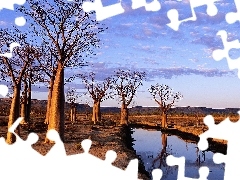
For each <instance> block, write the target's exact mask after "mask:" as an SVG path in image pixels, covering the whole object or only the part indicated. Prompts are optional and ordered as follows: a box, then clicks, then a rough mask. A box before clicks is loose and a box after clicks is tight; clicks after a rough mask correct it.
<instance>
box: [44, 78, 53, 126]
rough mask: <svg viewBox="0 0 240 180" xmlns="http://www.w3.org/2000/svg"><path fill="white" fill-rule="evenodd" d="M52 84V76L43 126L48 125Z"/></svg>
mask: <svg viewBox="0 0 240 180" xmlns="http://www.w3.org/2000/svg"><path fill="white" fill-rule="evenodd" d="M53 84H54V76H52V77H51V78H50V83H49V91H48V101H47V110H46V118H45V122H44V123H45V124H49V114H50V108H51V99H52V91H53Z"/></svg>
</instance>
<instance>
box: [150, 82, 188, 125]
mask: <svg viewBox="0 0 240 180" xmlns="http://www.w3.org/2000/svg"><path fill="white" fill-rule="evenodd" d="M148 90H149V92H150V93H151V95H152V96H153V99H154V101H155V102H156V103H157V104H158V105H159V107H160V110H161V113H162V128H163V129H166V128H167V127H168V126H167V112H168V111H169V109H171V108H172V107H173V106H174V104H175V103H176V102H177V101H178V100H181V99H182V98H183V96H182V94H181V93H180V92H176V93H174V92H173V90H172V89H171V88H170V87H169V86H167V85H163V84H162V85H159V84H158V83H157V84H156V85H151V87H150V88H149V89H148Z"/></svg>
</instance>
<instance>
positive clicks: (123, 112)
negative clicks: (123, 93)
mask: <svg viewBox="0 0 240 180" xmlns="http://www.w3.org/2000/svg"><path fill="white" fill-rule="evenodd" d="M120 124H121V125H128V108H127V106H126V105H125V104H124V103H122V107H121V120H120Z"/></svg>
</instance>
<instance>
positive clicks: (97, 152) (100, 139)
mask: <svg viewBox="0 0 240 180" xmlns="http://www.w3.org/2000/svg"><path fill="white" fill-rule="evenodd" d="M6 120H7V118H4V120H3V118H1V122H2V123H1V124H2V125H1V126H0V136H1V137H4V138H6V133H7V126H6V123H3V122H4V121H6ZM43 122H44V120H43V119H37V120H35V121H34V122H32V123H31V124H30V127H28V126H27V125H25V126H24V125H21V126H20V137H21V138H22V139H24V140H26V138H27V135H28V134H29V133H30V132H34V133H37V134H38V136H39V140H38V142H37V143H36V144H34V145H33V148H34V149H35V150H36V151H38V152H39V153H41V154H42V155H45V154H47V152H48V151H49V150H50V149H51V147H52V144H45V143H44V139H45V136H46V125H45V124H44V123H43ZM16 132H18V131H16ZM128 138H129V137H128V133H127V131H126V128H124V127H120V126H115V125H105V126H103V125H91V122H90V121H89V120H81V121H77V122H75V123H74V124H72V123H71V122H69V121H66V122H65V143H64V145H65V149H66V153H67V155H72V154H78V153H82V152H83V149H82V147H81V142H82V140H84V139H91V140H92V145H91V148H90V153H91V154H92V155H94V156H96V157H98V158H100V159H102V160H104V159H105V154H106V152H107V151H108V150H114V151H115V152H116V153H117V158H116V160H115V161H114V163H113V165H114V166H116V167H118V168H121V169H123V170H124V169H125V168H126V167H127V166H128V164H129V162H130V160H132V159H135V158H137V156H136V154H135V152H134V150H133V149H130V148H129V147H128V146H127V145H126V144H127V143H126V142H127V141H128V140H129V139H128ZM141 168H142V166H141V165H139V174H138V175H139V179H144V180H145V179H149V177H148V176H147V175H146V174H144V173H142V172H140V171H142V170H141Z"/></svg>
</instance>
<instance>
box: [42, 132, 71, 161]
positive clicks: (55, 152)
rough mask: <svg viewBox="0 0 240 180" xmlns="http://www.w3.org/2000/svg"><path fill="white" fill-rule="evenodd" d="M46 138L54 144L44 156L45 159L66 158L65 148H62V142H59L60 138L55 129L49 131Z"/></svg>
mask: <svg viewBox="0 0 240 180" xmlns="http://www.w3.org/2000/svg"><path fill="white" fill-rule="evenodd" d="M47 138H48V139H49V140H50V141H54V142H55V144H54V145H53V147H52V148H51V149H50V151H49V152H48V153H47V154H46V155H45V156H46V157H51V158H52V157H55V158H59V157H65V156H67V154H66V150H65V146H64V144H63V142H62V141H61V138H60V136H59V134H58V132H57V131H56V130H55V129H50V130H49V131H48V132H47Z"/></svg>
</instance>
